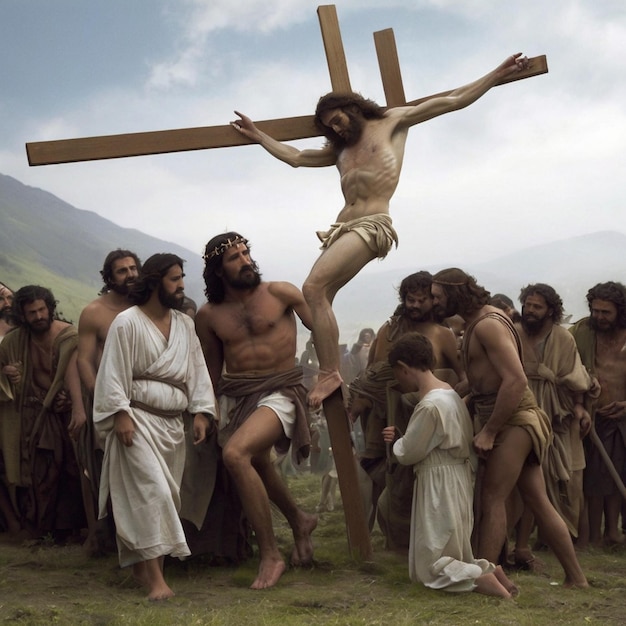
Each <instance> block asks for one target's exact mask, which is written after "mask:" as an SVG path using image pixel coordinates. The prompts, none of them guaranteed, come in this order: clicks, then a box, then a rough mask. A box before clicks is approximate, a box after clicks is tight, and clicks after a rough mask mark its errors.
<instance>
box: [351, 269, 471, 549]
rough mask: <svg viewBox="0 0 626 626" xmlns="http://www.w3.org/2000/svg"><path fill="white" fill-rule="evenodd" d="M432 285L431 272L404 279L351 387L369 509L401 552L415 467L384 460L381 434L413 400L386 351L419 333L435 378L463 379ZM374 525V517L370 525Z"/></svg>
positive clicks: (401, 424)
mask: <svg viewBox="0 0 626 626" xmlns="http://www.w3.org/2000/svg"><path fill="white" fill-rule="evenodd" d="M431 284H432V275H431V274H430V272H426V271H420V272H415V273H413V274H409V275H408V276H405V277H404V278H403V279H402V281H401V282H400V286H399V288H398V296H399V298H400V305H399V306H398V308H397V309H396V311H395V312H394V315H393V316H392V317H391V318H390V319H389V320H388V321H386V322H385V323H384V324H383V325H382V326H381V328H380V330H379V331H378V334H377V335H376V340H375V342H374V345H373V346H372V348H371V349H370V363H369V366H368V368H367V370H366V371H365V372H364V373H363V374H362V375H361V376H360V377H359V378H358V379H357V380H356V381H354V382H353V384H352V385H351V387H350V397H351V405H350V416H351V418H352V419H353V420H355V419H356V418H357V417H359V416H360V418H361V424H362V427H363V431H364V433H365V450H364V451H363V453H362V455H361V458H360V463H361V466H362V467H363V469H364V470H365V471H366V472H367V473H368V475H369V476H370V478H371V479H372V497H371V500H372V504H373V511H374V513H375V514H376V517H377V519H378V525H379V526H380V528H381V530H382V532H383V534H384V535H385V547H386V548H388V549H399V550H404V549H406V548H407V547H408V545H409V537H410V524H411V499H412V496H413V474H412V471H413V470H412V468H411V467H402V466H398V464H397V463H396V462H395V461H394V460H393V459H391V458H388V454H387V448H388V446H385V442H384V441H383V437H382V434H381V433H382V430H383V428H384V427H386V426H389V425H392V426H395V427H396V428H398V429H399V430H400V431H401V432H404V430H405V429H406V426H407V423H408V420H409V418H410V417H411V412H412V410H413V406H414V405H415V402H416V401H417V397H416V395H415V394H412V395H410V396H406V395H403V394H402V393H401V392H400V391H399V390H398V389H397V388H396V385H394V384H393V381H394V378H393V374H392V372H391V368H390V367H389V363H388V362H387V355H388V354H389V350H390V348H391V346H392V345H393V344H394V342H395V341H396V340H398V339H399V338H400V337H403V336H404V335H406V334H407V333H410V332H419V333H420V334H422V335H424V336H425V337H427V338H428V339H429V341H430V345H431V347H432V350H433V355H434V359H435V362H434V365H433V367H434V371H435V375H436V376H437V378H439V379H440V380H444V381H446V382H448V383H450V384H451V385H456V384H458V383H459V382H460V381H464V380H465V374H464V373H463V368H462V367H461V363H460V361H459V358H458V351H457V347H456V341H455V338H454V334H453V333H452V332H451V331H450V329H449V328H445V327H444V326H442V325H441V324H438V323H437V322H436V321H435V320H434V319H433V299H432V296H431V293H430V287H431ZM390 383H391V384H390ZM379 498H380V500H379ZM372 523H373V519H371V520H370V526H371V525H372Z"/></svg>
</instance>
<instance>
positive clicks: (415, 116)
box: [388, 52, 529, 127]
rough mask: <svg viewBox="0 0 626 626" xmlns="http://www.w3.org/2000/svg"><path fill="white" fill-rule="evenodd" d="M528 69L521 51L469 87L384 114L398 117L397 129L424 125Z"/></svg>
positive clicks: (463, 105) (474, 100)
mask: <svg viewBox="0 0 626 626" xmlns="http://www.w3.org/2000/svg"><path fill="white" fill-rule="evenodd" d="M528 67H529V61H528V58H527V57H526V56H524V55H522V53H521V52H517V53H516V54H512V55H511V56H509V57H507V58H506V59H505V60H504V61H503V62H502V63H500V65H498V67H496V68H495V69H494V70H492V71H491V72H489V73H488V74H485V76H483V77H482V78H479V79H478V80H475V81H474V82H472V83H469V85H464V86H463V87H459V88H458V89H455V90H454V91H452V92H450V93H449V94H448V95H445V96H438V97H434V98H431V99H430V100H426V102H421V103H420V104H418V105H416V106H411V107H396V108H394V109H390V110H389V111H388V115H394V116H399V117H400V118H401V119H400V126H403V127H408V126H413V125H414V124H419V123H420V122H425V121H427V120H429V119H432V118H433V117H437V116H439V115H443V114H444V113H449V112H450V111H457V110H458V109H463V108H465V107H466V106H469V105H470V104H472V103H473V102H476V100H478V98H480V97H481V96H483V95H485V94H486V93H487V92H488V91H489V90H490V89H491V88H492V87H494V86H495V85H497V84H498V83H499V82H500V81H502V80H505V79H506V78H509V77H510V76H511V75H513V74H516V73H517V72H521V71H522V70H524V69H526V68H528Z"/></svg>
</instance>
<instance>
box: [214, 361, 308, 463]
mask: <svg viewBox="0 0 626 626" xmlns="http://www.w3.org/2000/svg"><path fill="white" fill-rule="evenodd" d="M276 392H280V394H281V395H282V396H284V397H285V398H286V399H287V400H288V401H290V402H291V403H292V404H293V406H294V411H295V418H294V423H293V431H292V433H291V434H292V437H291V439H290V438H289V437H288V436H287V434H286V433H285V431H283V437H281V438H280V439H279V440H278V441H277V442H276V443H275V444H274V447H275V448H276V451H277V452H278V453H280V454H285V453H286V452H287V451H288V450H289V446H290V444H291V443H293V445H292V455H293V456H294V460H295V461H296V462H297V463H300V462H301V461H302V459H306V458H307V457H308V456H309V448H310V444H311V433H310V430H309V419H308V409H307V406H306V394H307V390H306V387H304V385H303V384H302V368H301V367H294V368H292V369H290V370H287V371H286V372H279V373H277V374H270V375H267V376H249V375H245V374H237V375H235V374H223V375H222V378H221V379H220V382H219V384H218V387H217V395H218V396H228V397H229V398H230V399H232V400H229V404H230V405H231V407H230V411H229V415H228V417H229V420H228V423H226V424H225V425H224V426H223V427H222V428H221V429H220V445H222V446H223V445H224V444H225V443H226V441H228V439H229V438H230V437H231V436H232V435H233V433H234V432H235V431H236V430H237V429H238V428H239V427H240V426H241V425H242V424H243V423H244V422H245V421H246V420H247V419H248V418H249V417H250V415H252V413H254V411H256V409H257V408H258V407H259V406H267V405H266V404H264V402H263V400H264V399H267V398H268V397H269V396H270V395H272V394H274V393H276ZM270 408H272V410H274V408H273V407H272V406H270ZM275 412H276V411H275ZM277 415H278V413H277ZM279 419H280V416H279ZM281 423H282V420H281Z"/></svg>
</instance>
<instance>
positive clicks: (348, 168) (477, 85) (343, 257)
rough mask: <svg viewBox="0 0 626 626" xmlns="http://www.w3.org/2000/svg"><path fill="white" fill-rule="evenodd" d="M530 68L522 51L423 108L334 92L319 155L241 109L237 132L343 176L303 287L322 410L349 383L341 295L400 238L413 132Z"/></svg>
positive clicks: (314, 394)
mask: <svg viewBox="0 0 626 626" xmlns="http://www.w3.org/2000/svg"><path fill="white" fill-rule="evenodd" d="M526 67H528V59H527V58H526V57H524V56H522V55H521V53H517V54H513V55H511V56H510V57H507V59H505V60H504V61H503V62H502V63H501V64H500V65H499V66H498V67H497V68H496V69H494V70H493V71H491V72H489V73H488V74H486V75H485V76H483V77H482V78H480V79H478V80H476V81H474V82H472V83H470V84H468V85H465V86H464V87H459V88H458V89H455V90H454V91H453V92H451V93H450V94H449V95H447V96H440V97H436V98H432V99H430V100H427V101H425V102H422V103H420V104H417V105H415V106H399V107H392V108H389V109H383V108H381V107H379V106H378V105H376V103H374V102H372V101H371V100H365V99H364V98H363V97H362V96H360V95H359V94H356V93H330V94H327V95H326V96H323V97H322V98H321V99H320V100H319V102H318V104H317V108H316V112H315V121H316V125H317V126H318V128H319V130H320V131H321V132H322V134H323V135H324V136H325V137H326V138H327V139H328V143H327V144H326V146H324V147H323V148H321V149H319V150H298V149H297V148H295V147H293V146H289V145H286V144H283V143H281V142H279V141H276V140H275V139H273V138H272V137H270V136H269V135H267V134H266V133H263V132H261V131H259V129H258V128H257V127H256V126H255V125H254V123H253V122H252V120H251V119H250V118H248V117H246V116H245V115H242V114H241V113H239V112H237V111H235V113H236V114H237V115H239V117H240V119H239V120H236V121H234V122H232V125H233V127H234V128H235V129H237V130H238V131H239V132H241V133H242V134H243V135H244V136H245V137H247V138H248V139H250V140H252V141H255V142H257V143H259V144H260V145H261V146H263V148H265V150H267V151H268V152H269V153H270V154H271V155H272V156H274V157H275V158H277V159H279V160H281V161H284V162H285V163H287V164H289V165H291V166H292V167H326V166H330V165H335V166H336V167H337V169H338V170H339V174H340V176H341V190H342V193H343V195H344V198H345V204H344V207H343V208H342V209H341V211H340V212H339V215H338V216H337V219H336V220H335V223H334V224H332V226H331V227H330V230H328V231H327V232H318V233H317V235H318V237H319V238H320V240H321V241H322V247H321V248H322V254H321V255H320V257H319V258H318V259H317V261H316V262H315V264H314V265H313V268H312V269H311V272H310V274H309V276H308V278H307V279H306V280H305V282H304V285H303V287H302V291H303V293H304V297H305V298H306V301H307V302H308V304H309V306H310V307H311V314H312V317H313V334H314V336H315V346H316V349H317V354H318V357H319V362H320V375H319V377H318V382H317V384H316V386H315V387H314V388H313V389H312V390H311V392H310V393H309V396H308V397H309V403H310V404H311V406H313V407H315V408H317V407H319V406H320V405H321V403H322V401H323V400H324V399H325V398H327V397H328V396H330V395H331V394H332V393H333V392H334V391H335V390H336V389H338V388H339V386H340V385H341V383H342V380H341V376H340V374H339V365H340V355H339V348H338V344H339V329H338V327H337V320H336V319H335V315H334V313H333V310H332V303H333V300H334V298H335V295H336V294H337V292H338V291H339V289H341V288H342V287H343V286H344V285H345V284H346V283H347V282H348V281H350V280H351V279H352V278H354V277H355V276H356V275H357V274H358V273H359V272H360V271H361V269H362V268H363V267H365V265H367V264H368V263H369V262H370V261H372V260H374V259H375V258H377V257H378V258H384V257H385V256H387V253H388V252H389V250H390V249H391V247H392V245H393V244H394V242H395V243H396V244H397V242H398V237H397V235H396V232H395V230H394V229H393V226H392V222H391V218H390V217H389V202H390V200H391V197H392V196H393V193H394V192H395V190H396V187H397V185H398V181H399V179H400V170H401V168H402V159H403V156H404V147H405V143H406V139H407V136H408V132H409V128H411V127H412V126H414V125H415V124H419V123H422V122H425V121H427V120H430V119H432V118H433V117H437V116H439V115H443V114H444V113H448V112H450V111H455V110H458V109H461V108H464V107H466V106H468V105H470V104H472V103H473V102H475V101H476V100H477V99H478V98H480V97H481V96H483V95H484V94H485V93H487V91H489V89H491V88H492V87H493V86H494V85H496V84H497V83H498V82H499V81H500V80H503V79H506V78H509V77H512V76H513V75H514V74H516V73H517V72H519V71H521V70H522V69H524V68H526Z"/></svg>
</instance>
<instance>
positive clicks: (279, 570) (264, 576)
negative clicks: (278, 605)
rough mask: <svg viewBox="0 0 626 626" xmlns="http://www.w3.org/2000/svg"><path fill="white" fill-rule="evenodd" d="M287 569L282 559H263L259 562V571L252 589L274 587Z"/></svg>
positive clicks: (251, 586)
mask: <svg viewBox="0 0 626 626" xmlns="http://www.w3.org/2000/svg"><path fill="white" fill-rule="evenodd" d="M285 569H286V565H285V562H284V561H283V560H282V559H274V558H271V559H262V560H261V563H259V573H258V574H257V577H256V579H255V581H254V582H253V583H252V584H251V585H250V589H267V588H268V587H273V586H274V585H275V584H276V583H277V582H278V580H279V578H280V577H281V576H282V575H283V572H284V571H285Z"/></svg>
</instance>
